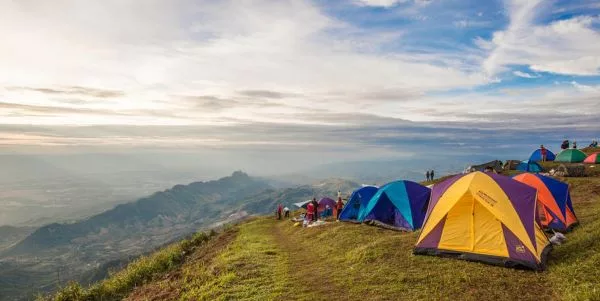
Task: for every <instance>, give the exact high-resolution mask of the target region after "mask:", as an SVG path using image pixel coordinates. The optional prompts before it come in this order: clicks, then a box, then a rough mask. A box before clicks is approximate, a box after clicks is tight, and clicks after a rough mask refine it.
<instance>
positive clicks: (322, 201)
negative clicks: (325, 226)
mask: <svg viewBox="0 0 600 301" xmlns="http://www.w3.org/2000/svg"><path fill="white" fill-rule="evenodd" d="M327 205H329V208H331V210H333V208H335V201H334V200H332V199H330V198H322V199H320V200H319V209H318V210H319V212H322V211H323V210H325V207H326V206H327Z"/></svg>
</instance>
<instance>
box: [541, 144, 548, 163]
mask: <svg viewBox="0 0 600 301" xmlns="http://www.w3.org/2000/svg"><path fill="white" fill-rule="evenodd" d="M540 153H541V154H542V162H546V155H547V154H548V150H546V148H545V147H544V145H543V144H542V145H540Z"/></svg>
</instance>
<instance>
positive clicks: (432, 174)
mask: <svg viewBox="0 0 600 301" xmlns="http://www.w3.org/2000/svg"><path fill="white" fill-rule="evenodd" d="M429 175H430V176H431V180H432V181H433V179H435V172H434V171H433V169H432V170H431V172H430V173H429Z"/></svg>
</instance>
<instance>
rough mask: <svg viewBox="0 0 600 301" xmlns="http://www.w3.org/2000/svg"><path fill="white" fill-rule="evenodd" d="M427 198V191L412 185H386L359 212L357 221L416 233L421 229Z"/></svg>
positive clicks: (395, 183)
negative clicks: (415, 231)
mask: <svg viewBox="0 0 600 301" xmlns="http://www.w3.org/2000/svg"><path fill="white" fill-rule="evenodd" d="M430 195H431V189H429V188H427V187H425V186H422V185H420V184H417V183H415V182H411V181H396V182H391V183H388V184H386V185H384V186H383V187H381V188H379V190H378V191H377V193H376V194H375V195H374V196H373V197H372V198H371V200H369V203H368V204H367V205H366V206H365V208H364V210H360V212H359V214H358V221H359V222H369V223H373V224H377V225H381V226H384V227H389V228H393V229H397V230H404V231H414V230H417V229H419V228H421V226H422V225H423V220H424V219H425V213H426V212H427V204H428V203H429V197H430Z"/></svg>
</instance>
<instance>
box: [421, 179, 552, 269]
mask: <svg viewBox="0 0 600 301" xmlns="http://www.w3.org/2000/svg"><path fill="white" fill-rule="evenodd" d="M536 194H537V191H536V189H534V188H532V187H530V186H528V185H526V184H523V183H519V182H517V181H515V180H513V179H511V178H509V177H506V176H502V175H497V174H493V173H482V172H473V173H469V174H464V175H458V176H455V177H452V178H450V179H447V180H446V181H444V182H442V183H440V184H438V185H436V186H434V188H433V191H432V193H431V200H430V202H429V207H428V209H427V216H426V218H425V222H424V224H423V229H422V230H421V234H420V236H419V239H418V241H417V244H416V246H415V249H414V253H415V254H422V255H438V256H449V257H457V258H459V259H466V260H472V261H480V262H484V263H489V264H495V265H501V266H505V267H515V268H529V269H534V270H544V269H545V264H546V259H547V254H548V253H549V252H550V250H551V249H552V245H551V244H550V242H549V240H548V237H547V236H546V234H545V233H544V232H543V230H542V227H541V225H540V224H539V222H538V221H537V219H536Z"/></svg>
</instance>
